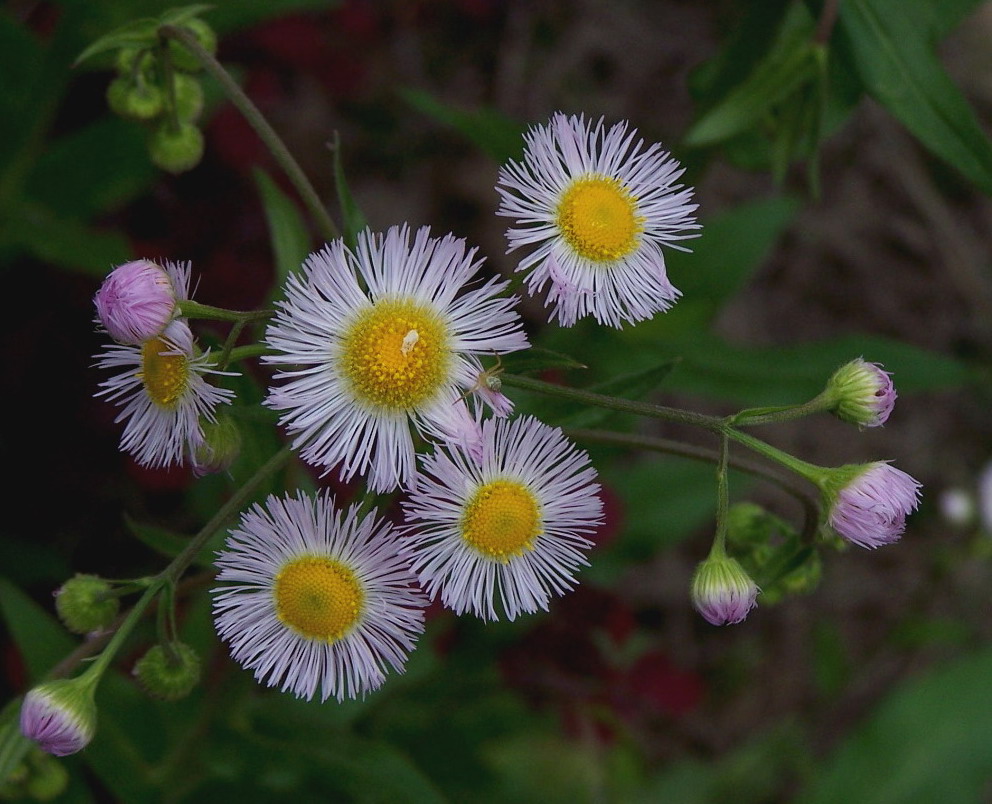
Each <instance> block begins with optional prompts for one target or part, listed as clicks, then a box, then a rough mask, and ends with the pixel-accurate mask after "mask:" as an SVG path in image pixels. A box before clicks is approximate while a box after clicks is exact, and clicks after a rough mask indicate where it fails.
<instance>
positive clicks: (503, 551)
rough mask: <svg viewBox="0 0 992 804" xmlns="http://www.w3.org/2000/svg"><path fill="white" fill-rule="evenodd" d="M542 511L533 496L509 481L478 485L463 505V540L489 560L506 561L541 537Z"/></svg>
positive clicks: (526, 549) (526, 550) (519, 553)
mask: <svg viewBox="0 0 992 804" xmlns="http://www.w3.org/2000/svg"><path fill="white" fill-rule="evenodd" d="M541 532H542V529H541V510H540V506H539V504H538V501H537V499H536V498H535V496H534V494H533V493H532V492H531V491H530V490H529V489H528V488H527V487H526V486H524V485H522V484H520V483H517V482H514V481H511V480H496V481H493V482H490V483H487V484H485V485H484V486H481V487H480V488H479V489H478V490H477V491H476V492H475V494H474V495H473V496H472V499H471V500H469V502H468V504H467V505H466V506H465V512H464V514H463V515H462V520H461V533H462V538H463V539H464V540H465V541H466V542H467V543H468V544H470V545H471V546H472V547H474V548H475V549H476V550H478V551H479V552H480V553H482V554H483V555H485V556H488V557H489V558H492V559H496V560H497V561H502V562H506V561H509V560H510V559H512V558H516V557H518V556H521V555H523V554H524V553H527V552H529V551H530V550H532V549H533V548H534V544H535V542H536V541H537V538H538V536H540V535H541Z"/></svg>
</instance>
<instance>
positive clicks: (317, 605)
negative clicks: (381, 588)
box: [272, 556, 365, 642]
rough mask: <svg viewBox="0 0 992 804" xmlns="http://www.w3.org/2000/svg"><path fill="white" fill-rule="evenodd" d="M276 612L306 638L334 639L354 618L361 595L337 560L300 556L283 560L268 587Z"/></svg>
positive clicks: (349, 626) (336, 638) (358, 611)
mask: <svg viewBox="0 0 992 804" xmlns="http://www.w3.org/2000/svg"><path fill="white" fill-rule="evenodd" d="M272 596H273V598H274V601H275V607H276V616H277V617H278V618H279V619H280V621H282V622H283V623H285V624H286V625H288V626H289V627H290V628H292V629H293V630H294V631H296V632H297V633H298V634H301V635H302V636H305V637H306V638H307V639H318V640H320V641H322V642H334V641H335V640H338V639H341V637H343V636H345V635H346V634H347V633H348V632H349V631H350V630H351V627H352V626H353V625H354V624H355V623H356V622H357V621H358V618H359V616H360V615H361V613H362V605H363V603H364V601H365V595H364V594H363V592H362V587H361V584H359V582H358V579H357V578H356V577H355V573H354V572H352V571H351V570H350V569H348V567H346V566H345V565H344V564H342V563H341V562H340V561H335V560H334V559H331V558H323V557H320V556H303V557H301V558H296V559H294V560H292V561H290V562H289V563H288V564H286V565H285V566H284V567H283V568H282V569H281V570H279V573H278V574H277V575H276V580H275V585H274V587H273V590H272Z"/></svg>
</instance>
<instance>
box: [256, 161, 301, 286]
mask: <svg viewBox="0 0 992 804" xmlns="http://www.w3.org/2000/svg"><path fill="white" fill-rule="evenodd" d="M254 176H255V184H256V185H258V193H259V195H260V196H261V197H262V205H263V207H264V208H265V219H266V221H267V222H268V224H269V236H270V238H271V240H272V253H273V257H274V258H275V267H276V277H275V284H274V286H273V288H272V291H271V293H270V294H269V304H271V303H272V302H273V301H274V300H275V299H277V298H281V297H282V295H283V293H284V287H285V284H286V279H287V278H288V277H289V275H290V274H291V273H294V272H295V271H298V270H299V269H300V266H301V265H302V264H303V260H304V259H306V256H307V254H309V253H310V234H309V233H308V232H307V228H306V225H305V224H304V223H303V217H302V216H301V215H300V211H299V210H298V209H297V208H296V204H294V203H293V201H292V200H290V198H289V196H287V195H286V194H285V193H284V192H283V191H282V190H280V189H279V187H277V186H276V183H275V182H274V181H272V179H270V178H269V177H268V176H267V175H266V174H265V172H264V171H262V170H258V169H256V170H255V171H254Z"/></svg>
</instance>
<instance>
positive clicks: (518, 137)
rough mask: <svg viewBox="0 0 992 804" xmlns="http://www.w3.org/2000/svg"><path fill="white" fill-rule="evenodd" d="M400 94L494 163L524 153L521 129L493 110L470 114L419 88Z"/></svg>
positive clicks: (482, 110)
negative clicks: (462, 135) (470, 142)
mask: <svg viewBox="0 0 992 804" xmlns="http://www.w3.org/2000/svg"><path fill="white" fill-rule="evenodd" d="M399 92H400V96H401V97H402V98H403V99H404V100H405V101H406V102H407V103H409V104H410V105H411V106H413V107H414V108H415V109H417V110H419V111H421V112H423V113H424V114H426V115H427V116H428V117H432V118H434V119H435V120H437V121H438V122H439V123H443V124H445V125H447V126H451V127H452V128H454V129H456V130H457V131H459V132H461V133H462V134H464V135H465V137H467V138H468V139H469V140H470V141H472V142H474V143H475V144H476V145H478V146H479V147H480V148H482V150H484V151H485V152H486V153H488V154H489V155H490V156H491V157H492V158H493V159H495V160H496V161H497V162H505V161H506V160H508V159H512V158H515V157H519V156H520V153H521V152H522V151H523V147H524V145H523V133H524V126H522V125H521V124H520V123H518V122H516V121H515V120H511V119H510V118H508V117H506V116H505V115H504V114H502V113H500V112H498V111H496V110H495V109H491V108H487V107H484V106H483V107H479V108H476V109H473V110H471V111H469V110H464V109H459V108H457V107H454V106H451V105H449V104H446V103H444V102H442V101H440V100H438V99H437V98H435V97H434V96H433V95H431V94H430V93H428V92H424V91H422V90H419V89H409V88H407V89H401V90H400V91H399Z"/></svg>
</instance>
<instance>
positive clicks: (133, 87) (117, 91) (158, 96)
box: [107, 78, 165, 120]
mask: <svg viewBox="0 0 992 804" xmlns="http://www.w3.org/2000/svg"><path fill="white" fill-rule="evenodd" d="M107 105H108V106H109V107H110V109H111V110H112V111H113V112H114V113H115V114H119V115H120V116H121V117H129V118H131V119H132V120H152V119H154V118H156V117H158V116H159V115H160V114H162V109H163V108H164V107H165V95H164V94H163V92H162V90H161V88H160V87H158V86H156V85H155V84H149V83H145V82H142V83H137V84H136V83H133V82H132V81H131V79H130V78H115V79H114V80H113V81H111V82H110V85H109V86H108V87H107Z"/></svg>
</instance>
